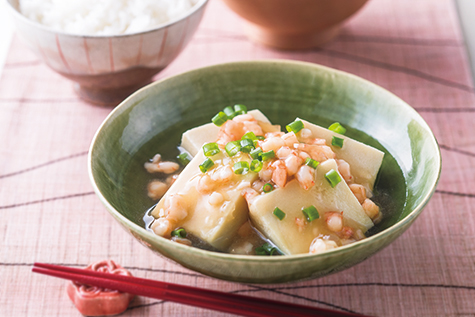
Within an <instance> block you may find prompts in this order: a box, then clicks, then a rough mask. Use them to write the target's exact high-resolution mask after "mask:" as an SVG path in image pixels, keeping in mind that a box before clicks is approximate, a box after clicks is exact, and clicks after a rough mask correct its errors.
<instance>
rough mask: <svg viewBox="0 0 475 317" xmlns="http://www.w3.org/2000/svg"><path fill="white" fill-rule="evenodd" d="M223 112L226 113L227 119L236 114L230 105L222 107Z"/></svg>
mask: <svg viewBox="0 0 475 317" xmlns="http://www.w3.org/2000/svg"><path fill="white" fill-rule="evenodd" d="M223 112H224V113H225V114H226V116H227V117H228V119H232V118H234V117H235V116H236V112H235V111H234V110H233V108H232V107H226V108H224V109H223Z"/></svg>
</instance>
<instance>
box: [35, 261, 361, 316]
mask: <svg viewBox="0 0 475 317" xmlns="http://www.w3.org/2000/svg"><path fill="white" fill-rule="evenodd" d="M32 271H33V272H35V273H41V274H45V275H50V276H55V277H59V278H63V279H68V280H71V281H75V282H79V283H83V284H88V285H92V286H98V287H102V288H108V289H114V290H118V291H121V292H125V293H130V294H135V295H140V296H145V297H151V298H155V299H161V300H166V301H171V302H176V303H180V304H185V305H190V306H195V307H201V308H205V309H212V310H216V311H220V312H225V313H232V314H236V315H242V316H251V317H261V316H317V317H318V316H324V317H330V316H333V317H337V316H342V317H343V316H344V317H350V316H353V317H356V316H360V317H361V316H362V315H357V314H352V313H347V312H340V311H333V310H328V309H322V308H316V307H309V306H303V305H297V304H291V303H284V302H278V301H274V300H269V299H262V298H256V297H251V296H245V295H239V294H230V293H223V292H218V291H213V290H207V289H202V288H197V287H192V286H185V285H179V284H172V283H167V282H160V281H154V280H148V279H144V278H138V277H132V276H125V275H118V274H109V273H102V272H96V271H92V270H84V269H78V268H72V267H65V266H59V265H53V264H45V263H35V264H34V266H33V269H32Z"/></svg>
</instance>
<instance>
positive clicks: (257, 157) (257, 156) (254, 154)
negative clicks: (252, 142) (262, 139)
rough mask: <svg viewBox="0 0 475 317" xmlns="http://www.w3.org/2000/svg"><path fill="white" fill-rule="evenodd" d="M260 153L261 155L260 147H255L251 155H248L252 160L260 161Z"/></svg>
mask: <svg viewBox="0 0 475 317" xmlns="http://www.w3.org/2000/svg"><path fill="white" fill-rule="evenodd" d="M261 153H262V149H261V148H260V147H257V148H255V149H254V150H252V151H251V153H249V154H250V155H251V157H252V158H253V159H255V160H260V159H261Z"/></svg>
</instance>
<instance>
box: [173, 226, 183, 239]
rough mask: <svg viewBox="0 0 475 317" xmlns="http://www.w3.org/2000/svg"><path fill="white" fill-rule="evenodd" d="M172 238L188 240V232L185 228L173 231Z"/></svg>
mask: <svg viewBox="0 0 475 317" xmlns="http://www.w3.org/2000/svg"><path fill="white" fill-rule="evenodd" d="M172 237H179V238H186V230H185V229H183V228H180V229H176V230H173V231H172Z"/></svg>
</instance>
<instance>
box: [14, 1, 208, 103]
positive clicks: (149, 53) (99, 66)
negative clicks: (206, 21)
mask: <svg viewBox="0 0 475 317" xmlns="http://www.w3.org/2000/svg"><path fill="white" fill-rule="evenodd" d="M207 2H208V0H199V1H198V3H197V4H196V5H195V6H194V7H193V8H192V9H191V10H190V11H188V12H186V13H184V14H183V15H182V16H180V17H178V18H177V19H175V20H172V21H170V22H168V23H166V24H163V25H161V26H158V27H156V28H153V29H149V30H146V31H143V32H140V33H133V34H124V35H114V36H94V35H74V34H68V33H64V32H61V31H57V30H54V29H52V28H50V27H47V26H44V25H41V24H39V23H37V22H34V21H32V20H29V19H28V18H26V17H25V16H23V15H22V14H21V13H20V12H19V9H18V8H19V0H7V3H8V4H9V5H8V6H7V7H9V8H10V11H11V13H12V15H13V16H14V20H15V24H16V28H17V32H18V33H19V35H20V36H21V37H22V38H23V39H24V40H25V42H26V43H27V44H28V45H29V46H30V47H31V49H32V50H33V51H34V52H35V53H36V54H37V55H38V57H39V58H40V59H41V60H43V61H44V62H45V63H46V65H48V66H49V67H51V68H52V69H53V70H54V71H56V72H58V73H59V74H61V75H63V76H65V77H67V78H69V79H71V80H72V81H74V82H75V83H76V85H75V88H76V92H78V94H79V96H80V97H82V98H83V99H85V100H87V101H89V102H93V103H97V104H103V105H117V104H118V103H119V102H120V101H122V100H123V99H124V98H125V97H127V96H128V95H129V94H130V93H132V92H133V91H135V90H136V89H138V88H139V87H141V86H144V85H145V84H147V83H149V82H150V81H151V79H152V77H153V76H154V75H155V74H157V73H158V72H160V71H161V70H163V69H164V68H165V67H166V66H168V65H169V64H170V63H171V62H172V61H173V60H174V59H175V58H176V57H177V56H178V54H179V53H180V52H181V51H182V50H183V49H184V47H185V46H186V45H187V44H188V42H189V41H190V40H191V38H192V36H193V34H194V33H195V31H196V29H197V28H198V25H199V23H200V21H201V18H202V16H203V12H204V9H205V7H206V4H207Z"/></svg>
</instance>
